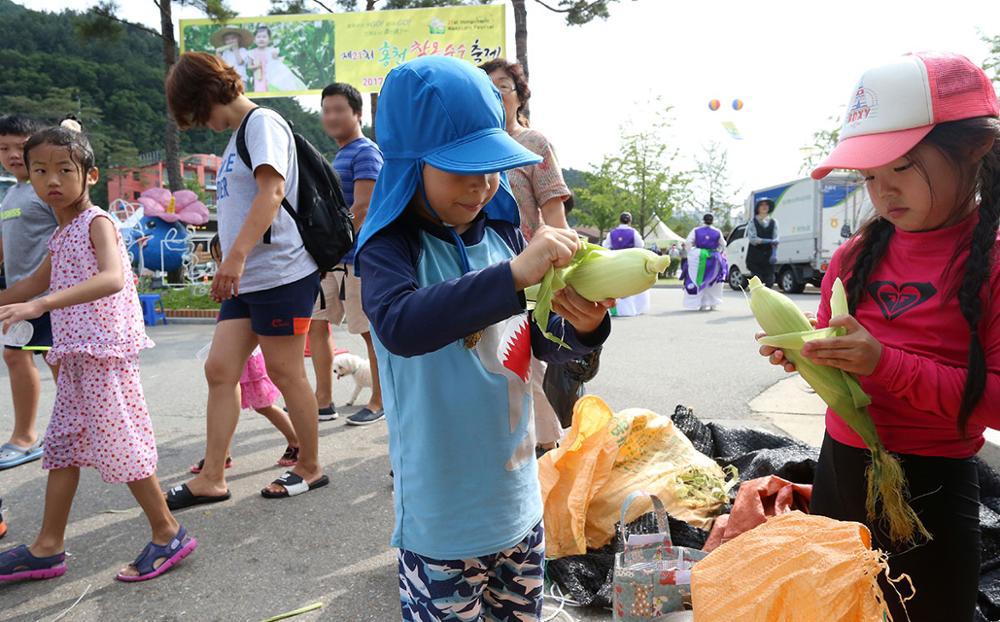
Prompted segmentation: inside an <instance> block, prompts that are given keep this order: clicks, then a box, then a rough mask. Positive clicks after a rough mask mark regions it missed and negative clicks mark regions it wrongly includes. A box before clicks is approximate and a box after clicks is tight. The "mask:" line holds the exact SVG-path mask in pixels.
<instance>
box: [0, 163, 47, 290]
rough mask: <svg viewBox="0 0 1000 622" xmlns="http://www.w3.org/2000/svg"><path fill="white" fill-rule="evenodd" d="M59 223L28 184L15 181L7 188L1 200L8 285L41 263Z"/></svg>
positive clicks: (0, 222) (0, 207)
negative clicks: (13, 184)
mask: <svg viewBox="0 0 1000 622" xmlns="http://www.w3.org/2000/svg"><path fill="white" fill-rule="evenodd" d="M58 225H59V223H57V222H56V215H55V214H54V213H53V212H52V208H51V207H49V206H48V205H47V204H46V203H45V201H42V200H41V199H40V198H38V195H37V194H35V189H34V188H32V187H31V184H29V183H27V182H24V183H18V184H17V185H15V186H13V187H12V188H10V189H9V190H7V194H6V195H4V198H3V203H2V204H0V228H2V229H3V265H4V273H5V274H6V276H7V287H10V286H11V285H13V284H14V283H17V282H18V281H20V280H21V279H23V278H25V277H27V276H30V275H31V273H32V272H34V271H35V270H36V269H37V268H38V266H40V265H42V262H43V261H44V260H45V256H46V255H47V254H48V252H49V251H48V248H47V246H46V244H47V243H48V241H49V238H51V237H52V233H53V232H55V230H56V227H57V226H58Z"/></svg>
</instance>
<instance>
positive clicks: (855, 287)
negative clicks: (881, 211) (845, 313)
mask: <svg viewBox="0 0 1000 622" xmlns="http://www.w3.org/2000/svg"><path fill="white" fill-rule="evenodd" d="M895 231H896V228H895V227H893V226H892V224H891V223H890V222H889V221H888V220H886V219H884V218H880V217H877V216H876V217H875V218H873V219H872V220H870V221H868V222H867V223H866V224H865V225H864V226H863V227H862V228H861V231H860V232H859V233H858V241H857V242H856V243H855V244H854V245H853V248H852V249H851V253H850V255H849V256H848V261H845V262H844V269H843V270H842V274H841V276H844V275H846V273H847V270H846V268H847V264H852V265H851V269H850V274H851V276H850V278H848V279H847V284H846V289H847V306H848V309H850V312H851V315H855V314H856V313H857V308H858V305H859V304H860V303H861V299H862V297H863V296H864V294H865V287H866V286H867V285H868V281H869V280H870V279H871V275H872V272H874V271H875V268H876V267H877V266H878V264H879V262H880V261H882V257H884V256H885V253H886V251H887V250H888V249H889V240H891V239H892V234H893V233H894V232H895ZM851 259H853V262H852V261H851Z"/></svg>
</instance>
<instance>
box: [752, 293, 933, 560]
mask: <svg viewBox="0 0 1000 622" xmlns="http://www.w3.org/2000/svg"><path fill="white" fill-rule="evenodd" d="M750 310H751V311H752V312H753V314H754V317H755V318H756V319H757V323H758V324H760V327H761V328H762V329H764V332H766V333H767V336H766V337H762V338H761V339H760V343H762V344H764V345H768V346H772V347H775V348H780V349H781V350H782V352H784V354H785V357H786V358H787V359H788V360H789V361H791V362H792V363H793V364H794V365H795V368H796V369H797V370H798V372H799V374H800V375H801V376H802V378H803V379H804V380H805V381H806V382H807V383H809V386H811V387H812V388H813V389H814V390H815V391H816V394H817V395H819V396H820V397H821V398H822V399H823V401H824V402H826V404H827V405H828V406H829V407H830V408H831V409H832V410H833V412H834V413H836V414H837V416H838V417H840V418H841V419H843V420H844V422H845V423H847V425H848V426H850V428H851V429H852V430H854V431H855V432H856V433H857V434H858V436H860V437H861V439H862V440H863V441H864V443H865V445H866V446H867V447H868V449H869V451H870V452H871V456H872V463H871V465H869V467H868V471H867V485H868V491H867V497H866V501H865V510H866V512H867V515H868V519H869V520H870V521H872V522H874V521H876V520H879V521H882V522H883V523H884V524H885V526H886V527H887V530H888V532H889V537H890V538H891V539H892V541H893V542H894V543H902V544H912V543H913V542H915V541H916V540H917V535H918V534H919V535H920V536H923V537H924V538H926V539H928V540H929V539H931V535H930V534H929V533H928V532H927V529H926V528H925V527H924V525H923V523H921V522H920V518H919V517H917V514H916V512H914V511H913V508H911V507H910V505H909V503H908V502H907V490H906V489H907V486H906V476H905V474H904V473H903V468H902V467H901V466H900V464H899V461H898V460H896V458H895V456H893V455H892V454H890V453H889V452H888V451H887V450H886V449H885V447H884V446H883V445H882V441H881V439H879V436H878V432H877V430H876V428H875V423H874V422H873V421H872V418H871V415H869V414H868V408H867V407H868V405H869V404H871V398H870V397H869V396H868V395H867V394H866V393H865V392H864V390H863V389H862V388H861V384H860V383H859V382H858V379H857V378H856V377H854V375H853V374H850V373H848V372H845V371H843V370H840V369H836V368H834V367H828V366H826V365H819V364H817V363H814V362H813V361H811V360H809V359H808V358H807V357H805V356H803V355H802V354H801V349H802V346H804V345H805V344H806V343H808V342H809V341H811V340H813V339H823V338H828V337H840V336H843V335H845V334H846V329H844V328H824V329H819V330H813V329H812V326H811V324H810V322H809V319H808V318H807V317H806V316H805V314H804V313H802V311H801V310H800V309H799V308H798V307H797V306H796V305H795V303H793V302H792V301H791V300H789V299H788V298H787V297H786V296H784V295H782V294H780V293H778V292H775V291H772V290H770V289H768V288H766V287H764V286H763V284H762V283H761V282H760V279H758V278H757V277H754V278H752V279H751V280H750ZM830 310H831V315H832V317H837V316H840V315H847V313H848V306H847V294H846V292H845V291H844V284H843V283H842V282H841V280H840V279H837V280H836V282H835V283H834V285H833V292H832V295H831V297H830ZM879 509H881V516H879V515H878V510H879Z"/></svg>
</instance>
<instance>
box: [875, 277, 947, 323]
mask: <svg viewBox="0 0 1000 622" xmlns="http://www.w3.org/2000/svg"><path fill="white" fill-rule="evenodd" d="M868 293H869V294H871V297H872V298H874V299H875V303H876V304H878V308H879V309H881V310H882V315H883V317H885V319H887V320H894V319H896V318H898V317H899V316H901V315H903V314H904V313H906V312H907V311H910V310H911V309H913V308H914V307H918V306H920V305H922V304H924V303H925V302H927V301H928V300H930V299H931V298H932V297H933V296H934V294H936V293H937V289H936V288H935V287H934V286H933V285H931V284H930V283H914V282H909V283H903V284H902V285H898V284H896V283H895V282H893V281H873V282H872V283H870V284H869V285H868Z"/></svg>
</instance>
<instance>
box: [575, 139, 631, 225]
mask: <svg viewBox="0 0 1000 622" xmlns="http://www.w3.org/2000/svg"><path fill="white" fill-rule="evenodd" d="M617 170H618V162H617V160H616V159H615V158H613V157H610V156H606V157H605V158H604V160H603V161H602V162H601V164H600V166H599V167H598V168H597V170H595V171H593V172H589V173H584V174H583V177H584V184H585V185H584V186H583V187H580V188H577V189H576V191H575V200H576V209H574V210H573V213H575V214H576V217H577V219H578V220H579V221H580V222H581V223H583V224H585V225H590V226H591V227H594V228H596V229H597V230H598V232H599V233H600V237H601V238H603V237H604V234H605V233H607V232H608V231H610V230H611V229H613V228H614V227H615V225H617V224H618V216H619V215H620V214H621V212H622V208H621V203H622V201H623V200H624V194H625V191H624V190H622V189H621V188H620V187H618V186H617V185H616V180H617Z"/></svg>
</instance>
